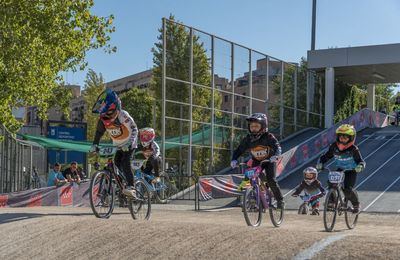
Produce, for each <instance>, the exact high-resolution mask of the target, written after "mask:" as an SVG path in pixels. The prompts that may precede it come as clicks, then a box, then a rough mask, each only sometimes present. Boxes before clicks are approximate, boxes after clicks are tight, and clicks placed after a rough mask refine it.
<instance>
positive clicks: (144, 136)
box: [139, 127, 156, 147]
mask: <svg viewBox="0 0 400 260" xmlns="http://www.w3.org/2000/svg"><path fill="white" fill-rule="evenodd" d="M155 138H156V133H155V131H154V129H153V128H150V127H146V128H143V129H140V130H139V139H140V143H141V144H142V145H143V147H147V146H149V144H150V143H151V142H153V141H154V139H155Z"/></svg>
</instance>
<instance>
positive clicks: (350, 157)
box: [320, 142, 365, 170]
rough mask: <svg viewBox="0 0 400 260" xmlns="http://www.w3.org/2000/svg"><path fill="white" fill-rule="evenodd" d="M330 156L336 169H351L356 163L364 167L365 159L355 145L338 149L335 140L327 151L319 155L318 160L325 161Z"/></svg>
mask: <svg viewBox="0 0 400 260" xmlns="http://www.w3.org/2000/svg"><path fill="white" fill-rule="evenodd" d="M332 158H334V160H335V166H336V169H341V170H353V169H354V168H355V167H356V166H357V165H358V164H362V165H363V166H364V167H365V161H364V159H363V158H362V156H361V153H360V150H359V149H358V147H357V146H356V145H352V146H350V147H349V148H347V149H345V150H343V151H340V150H339V148H338V146H337V144H336V142H335V143H333V144H331V146H330V147H329V149H328V151H327V152H326V153H325V154H324V155H322V156H321V158H320V162H321V163H326V162H327V161H329V160H330V159H332Z"/></svg>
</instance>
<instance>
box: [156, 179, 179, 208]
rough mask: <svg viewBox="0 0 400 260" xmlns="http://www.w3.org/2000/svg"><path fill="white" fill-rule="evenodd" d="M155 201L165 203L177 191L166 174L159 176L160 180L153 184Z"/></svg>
mask: <svg viewBox="0 0 400 260" xmlns="http://www.w3.org/2000/svg"><path fill="white" fill-rule="evenodd" d="M155 186H156V187H155V189H156V195H157V201H158V202H159V203H167V202H168V199H169V198H170V197H171V196H172V195H174V194H175V193H177V190H176V187H175V186H174V185H173V184H172V183H171V182H170V178H169V177H168V175H164V176H161V177H160V182H159V183H157V184H156V185H155Z"/></svg>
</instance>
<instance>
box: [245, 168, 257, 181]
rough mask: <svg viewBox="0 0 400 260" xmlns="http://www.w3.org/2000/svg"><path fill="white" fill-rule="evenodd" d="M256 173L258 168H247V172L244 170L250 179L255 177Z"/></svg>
mask: <svg viewBox="0 0 400 260" xmlns="http://www.w3.org/2000/svg"><path fill="white" fill-rule="evenodd" d="M255 173H256V170H255V169H253V168H252V169H247V170H246V171H245V172H244V176H246V177H247V178H249V179H251V178H253V177H254V174H255Z"/></svg>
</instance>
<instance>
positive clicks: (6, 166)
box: [0, 124, 41, 193]
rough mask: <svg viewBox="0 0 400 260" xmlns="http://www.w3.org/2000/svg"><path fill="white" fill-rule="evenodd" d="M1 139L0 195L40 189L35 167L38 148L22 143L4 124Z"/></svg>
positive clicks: (1, 129)
mask: <svg viewBox="0 0 400 260" xmlns="http://www.w3.org/2000/svg"><path fill="white" fill-rule="evenodd" d="M0 138H1V140H0V193H8V192H14V191H21V190H26V189H31V188H38V187H40V185H41V184H40V177H39V175H38V174H37V169H36V170H35V166H34V165H33V164H34V162H33V156H34V153H35V150H36V149H37V147H33V146H32V145H28V144H24V143H21V142H20V141H18V140H17V139H16V138H15V136H14V135H13V134H11V133H10V132H9V131H8V130H7V129H6V128H5V127H4V126H3V125H2V124H0Z"/></svg>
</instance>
